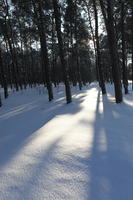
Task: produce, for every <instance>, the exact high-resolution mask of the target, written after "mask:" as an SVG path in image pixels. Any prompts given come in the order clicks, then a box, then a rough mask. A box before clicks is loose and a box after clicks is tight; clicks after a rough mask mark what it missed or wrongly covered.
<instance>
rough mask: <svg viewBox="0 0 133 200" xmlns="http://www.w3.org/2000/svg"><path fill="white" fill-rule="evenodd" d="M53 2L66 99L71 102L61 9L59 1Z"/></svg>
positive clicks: (54, 0)
mask: <svg viewBox="0 0 133 200" xmlns="http://www.w3.org/2000/svg"><path fill="white" fill-rule="evenodd" d="M52 2H53V8H54V16H55V23H56V31H57V38H58V46H59V54H60V60H61V64H62V69H63V76H64V83H65V91H66V101H67V103H71V101H72V98H71V89H70V83H69V76H68V69H67V65H66V62H65V53H64V47H63V39H62V33H61V16H60V10H59V5H58V1H57V0H53V1H52Z"/></svg>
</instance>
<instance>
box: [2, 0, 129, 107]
mask: <svg viewBox="0 0 133 200" xmlns="http://www.w3.org/2000/svg"><path fill="white" fill-rule="evenodd" d="M129 56H131V58H132V63H133V2H132V1H131V0H127V1H125V0H113V1H110V0H63V1H59V0H45V1H44V0H38V1H37V0H19V1H17V0H12V1H11V2H9V1H8V0H0V85H1V87H2V88H3V89H4V97H5V98H7V97H8V89H9V87H10V88H11V89H16V91H18V90H22V89H26V88H27V86H30V87H33V86H36V85H39V84H43V85H44V87H46V88H47V91H48V99H49V101H51V100H52V99H53V98H54V96H53V87H56V86H57V85H58V84H59V83H60V82H64V85H65V92H66V102H67V103H70V102H71V101H72V97H71V85H73V86H76V85H78V86H79V89H80V90H81V89H82V86H83V85H86V83H88V82H89V83H91V82H92V81H94V80H97V81H98V82H99V86H100V88H101V90H102V93H103V94H106V87H105V85H106V84H105V82H111V83H114V91H115V99H116V103H120V102H121V101H122V88H124V91H125V94H128V79H131V80H132V88H133V65H130V66H128V59H129ZM1 99H2V97H0V106H2V100H1Z"/></svg>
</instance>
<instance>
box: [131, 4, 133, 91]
mask: <svg viewBox="0 0 133 200" xmlns="http://www.w3.org/2000/svg"><path fill="white" fill-rule="evenodd" d="M131 10H132V22H131V23H132V24H131V27H132V28H131V32H132V44H131V51H132V90H133V2H131Z"/></svg>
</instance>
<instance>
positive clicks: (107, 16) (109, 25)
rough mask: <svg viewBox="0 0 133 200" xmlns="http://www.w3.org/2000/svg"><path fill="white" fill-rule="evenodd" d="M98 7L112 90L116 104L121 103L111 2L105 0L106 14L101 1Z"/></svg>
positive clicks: (101, 0)
mask: <svg viewBox="0 0 133 200" xmlns="http://www.w3.org/2000/svg"><path fill="white" fill-rule="evenodd" d="M100 6H101V10H102V14H103V16H104V20H105V25H106V30H107V36H108V43H109V51H110V58H111V65H112V76H113V81H114V89H115V100H116V103H120V102H122V85H121V74H120V66H119V60H118V52H117V42H116V35H115V28H114V17H113V2H112V1H110V0H107V12H106V11H105V7H104V3H103V0H100Z"/></svg>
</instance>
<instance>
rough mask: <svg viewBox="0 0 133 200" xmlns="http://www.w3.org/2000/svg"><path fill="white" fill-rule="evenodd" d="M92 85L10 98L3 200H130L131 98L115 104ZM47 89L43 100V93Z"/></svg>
mask: <svg viewBox="0 0 133 200" xmlns="http://www.w3.org/2000/svg"><path fill="white" fill-rule="evenodd" d="M112 88H113V86H111V85H108V84H107V90H108V95H107V96H102V94H101V92H100V91H99V88H98V86H97V84H95V83H93V84H91V85H90V86H87V87H86V88H84V89H83V90H82V91H81V92H79V91H78V89H77V88H74V89H73V102H72V103H71V104H68V105H67V104H66V103H65V98H64V92H63V86H60V87H59V88H55V89H54V96H55V99H54V101H53V102H50V103H49V102H48V100H47V94H46V91H45V90H43V91H42V89H41V88H40V87H38V88H36V89H35V88H32V89H31V88H28V89H27V90H26V91H22V92H21V91H20V92H17V93H16V92H14V93H12V92H10V97H9V98H8V99H7V100H5V101H4V105H3V107H2V108H0V200H125V199H127V200H132V199H133V122H132V116H133V93H132V91H131V89H130V94H129V95H126V96H124V102H123V103H121V104H115V101H114V93H113V89H112ZM41 91H42V94H40V92H41Z"/></svg>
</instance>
